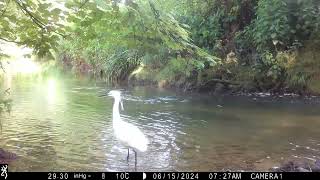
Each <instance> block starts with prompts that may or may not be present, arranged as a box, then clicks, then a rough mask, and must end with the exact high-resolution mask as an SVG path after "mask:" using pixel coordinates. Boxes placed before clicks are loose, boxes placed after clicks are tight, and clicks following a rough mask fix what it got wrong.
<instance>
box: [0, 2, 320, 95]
mask: <svg viewBox="0 0 320 180" xmlns="http://www.w3.org/2000/svg"><path fill="white" fill-rule="evenodd" d="M0 13H1V14H2V17H3V18H1V19H0V27H1V31H0V39H2V41H8V42H16V43H18V44H20V45H26V46H28V47H31V48H33V49H34V52H35V53H36V54H38V55H39V56H50V54H53V55H54V56H55V59H56V60H57V61H58V63H59V64H60V65H61V66H63V67H64V68H65V69H71V70H72V71H73V72H75V73H89V74H92V75H94V76H96V77H102V78H105V79H106V80H107V81H110V82H119V81H126V80H128V79H129V80H130V81H135V82H139V81H143V82H146V81H147V82H149V83H158V84H162V85H163V84H164V85H168V86H177V87H182V88H186V89H206V90H212V89H215V88H216V87H221V84H222V85H223V86H224V87H223V89H224V90H233V91H239V90H245V91H248V90H250V91H274V92H279V91H296V92H301V93H303V92H313V93H319V92H320V88H318V85H317V83H316V82H317V79H318V77H319V76H318V75H319V72H320V69H319V68H320V67H319V59H318V58H317V57H319V56H317V52H318V51H319V50H318V48H317V47H319V39H320V29H319V28H320V1H318V0H245V1H243V0H208V1H203V0H178V1H177V0H107V1H103V0H72V1H65V2H62V1H41V2H40V1H34V0H28V1H20V0H6V1H3V2H0ZM163 82H165V83H163Z"/></svg>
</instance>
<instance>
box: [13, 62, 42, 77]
mask: <svg viewBox="0 0 320 180" xmlns="http://www.w3.org/2000/svg"><path fill="white" fill-rule="evenodd" d="M10 63H12V70H13V72H14V73H21V74H32V73H37V72H39V71H40V66H39V65H38V64H37V63H36V62H34V61H32V60H30V59H20V60H16V61H12V62H10Z"/></svg>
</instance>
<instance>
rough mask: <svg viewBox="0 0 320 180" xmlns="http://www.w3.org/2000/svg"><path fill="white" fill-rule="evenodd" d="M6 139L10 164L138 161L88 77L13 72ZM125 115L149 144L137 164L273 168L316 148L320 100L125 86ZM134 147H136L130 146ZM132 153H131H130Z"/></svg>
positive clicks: (17, 167) (95, 165)
mask: <svg viewBox="0 0 320 180" xmlns="http://www.w3.org/2000/svg"><path fill="white" fill-rule="evenodd" d="M11 89H12V91H11V95H12V98H13V102H14V103H13V108H12V112H11V114H10V115H4V116H2V117H1V118H2V124H3V130H2V133H1V137H0V146H1V147H3V148H4V149H6V150H9V151H11V152H15V153H16V154H17V155H18V156H19V158H18V159H17V160H15V161H13V162H11V163H10V170H11V171H108V170H112V171H132V170H134V161H133V159H131V161H130V164H129V165H128V164H127V162H126V152H127V150H126V149H125V147H123V146H121V144H119V142H118V141H117V140H116V139H114V137H113V134H112V121H111V113H112V112H111V107H112V99H111V98H109V97H104V96H101V95H102V94H105V93H106V92H107V91H109V90H110V87H106V86H105V85H103V84H102V83H96V82H90V81H86V80H81V81H80V80H72V79H68V78H65V79H63V80H62V79H53V78H51V79H50V78H48V79H44V80H30V79H15V80H13V81H12V84H11ZM124 99H125V102H124V103H125V104H124V106H125V111H122V112H121V113H122V115H123V118H124V119H125V120H126V121H128V122H131V123H133V124H135V125H137V126H139V127H140V128H141V129H142V130H143V131H144V132H145V133H146V134H147V136H148V138H149V140H150V142H151V144H150V145H149V149H148V151H147V152H145V153H143V154H139V158H138V170H139V171H180V170H183V171H189V170H193V171H196V170H199V171H208V170H222V169H234V170H236V169H243V170H267V169H268V168H271V167H272V166H277V165H278V164H279V163H281V162H282V161H285V160H288V159H304V160H307V161H310V162H313V161H314V160H315V159H316V158H319V157H320V128H319V127H320V110H319V109H320V102H319V100H318V99H316V98H314V99H313V100H306V99H299V98H278V99H274V98H268V97H263V98H262V97H261V98H253V97H228V96H224V97H222V96H217V97H210V96H205V95H197V94H193V95H191V94H185V95H179V94H177V93H174V92H170V91H165V90H159V89H151V88H125V90H124ZM132 155H133V154H132ZM131 157H133V156H131Z"/></svg>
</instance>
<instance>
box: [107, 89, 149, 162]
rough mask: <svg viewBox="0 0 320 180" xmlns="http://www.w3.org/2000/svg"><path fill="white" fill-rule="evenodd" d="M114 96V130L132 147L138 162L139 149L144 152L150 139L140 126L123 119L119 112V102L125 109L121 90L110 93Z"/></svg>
mask: <svg viewBox="0 0 320 180" xmlns="http://www.w3.org/2000/svg"><path fill="white" fill-rule="evenodd" d="M108 95H109V96H112V97H113V98H114V104H113V114H112V121H113V130H114V134H115V137H116V138H117V139H118V140H120V141H121V142H122V143H123V144H124V145H125V146H128V147H129V148H132V149H133V150H134V152H135V159H136V162H135V164H136V163H137V152H136V151H137V150H138V151H140V152H144V151H146V150H147V147H148V143H149V142H148V139H147V138H146V136H145V135H144V134H143V133H142V131H140V130H139V129H138V127H136V126H134V125H133V124H130V123H127V122H125V121H123V120H122V119H121V116H120V113H119V104H121V107H122V109H123V104H122V101H121V92H120V91H116V90H112V91H110V92H109V94H108ZM128 159H129V149H128V156H127V160H128Z"/></svg>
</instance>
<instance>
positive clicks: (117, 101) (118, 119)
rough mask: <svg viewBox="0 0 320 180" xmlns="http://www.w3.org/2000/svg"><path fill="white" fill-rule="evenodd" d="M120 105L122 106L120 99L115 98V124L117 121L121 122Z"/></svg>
mask: <svg viewBox="0 0 320 180" xmlns="http://www.w3.org/2000/svg"><path fill="white" fill-rule="evenodd" d="M119 104H120V98H114V103H113V114H112V116H113V118H112V119H113V122H115V121H120V120H121V119H120V113H119Z"/></svg>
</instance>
